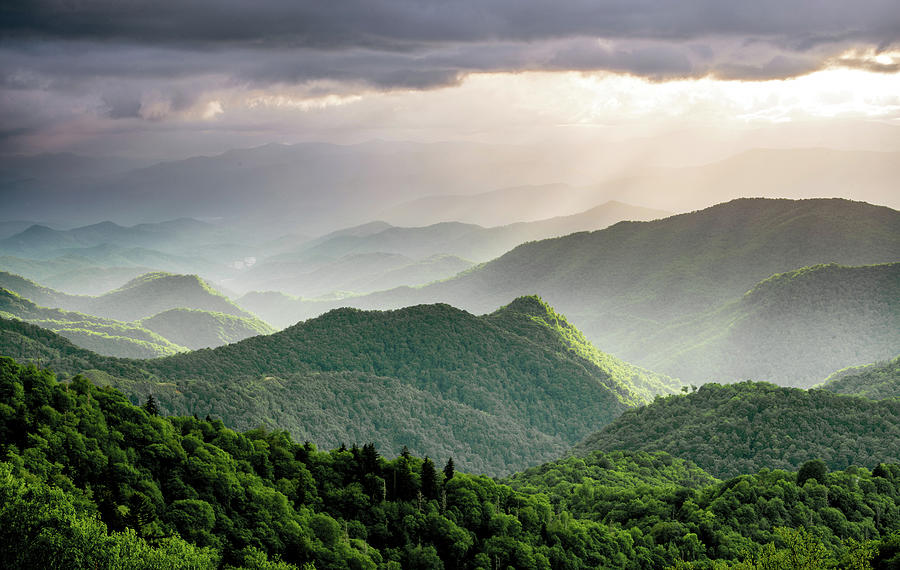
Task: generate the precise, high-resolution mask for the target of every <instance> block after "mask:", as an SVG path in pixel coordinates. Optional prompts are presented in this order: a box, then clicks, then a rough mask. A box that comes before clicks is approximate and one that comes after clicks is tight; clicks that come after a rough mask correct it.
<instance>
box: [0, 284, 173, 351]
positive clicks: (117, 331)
mask: <svg viewBox="0 0 900 570" xmlns="http://www.w3.org/2000/svg"><path fill="white" fill-rule="evenodd" d="M0 317H2V318H7V319H8V318H16V319H22V320H23V321H26V322H29V323H31V324H34V325H37V326H40V327H43V328H46V329H48V330H52V331H54V332H56V333H58V334H60V335H62V336H63V337H65V338H67V339H68V340H70V341H71V342H73V343H74V344H76V345H78V346H80V347H82V348H85V349H88V350H92V351H94V352H97V353H100V354H104V355H108V356H118V357H122V358H156V357H159V356H170V355H172V354H175V353H177V352H180V351H185V350H187V348H185V347H184V346H181V345H179V344H178V343H177V342H172V339H169V338H164V337H163V336H162V335H159V334H156V333H155V332H153V331H151V330H150V329H148V328H146V327H143V326H141V325H140V324H139V323H124V322H121V321H116V320H112V319H104V318H102V317H96V316H92V315H85V314H82V313H76V312H71V311H63V310H60V309H49V308H44V307H38V306H37V305H35V304H34V303H32V302H31V301H29V300H28V299H24V298H22V297H20V296H19V295H17V294H16V293H13V292H11V291H9V290H7V289H3V288H0Z"/></svg>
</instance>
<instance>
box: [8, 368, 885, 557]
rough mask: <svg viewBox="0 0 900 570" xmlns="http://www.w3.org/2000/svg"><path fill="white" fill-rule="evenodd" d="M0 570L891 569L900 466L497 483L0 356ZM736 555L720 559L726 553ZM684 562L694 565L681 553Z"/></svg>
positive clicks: (564, 464)
mask: <svg viewBox="0 0 900 570" xmlns="http://www.w3.org/2000/svg"><path fill="white" fill-rule="evenodd" d="M0 441H2V442H3V445H0V540H2V541H3V545H4V548H3V549H0V566H3V567H9V568H37V567H49V568H57V567H58V568H70V567H79V568H81V567H97V568H113V567H115V568H198V569H199V568H203V569H206V568H210V569H211V568H217V567H223V566H224V567H228V568H231V567H247V568H272V569H277V570H290V569H292V568H294V569H296V568H310V566H309V565H312V567H315V568H322V569H330V568H334V569H337V568H362V569H369V570H375V569H376V568H446V567H450V568H460V569H469V568H472V569H476V568H489V567H497V566H500V567H504V568H539V569H549V568H573V569H582V568H585V569H586V568H666V567H673V566H677V567H678V568H711V567H716V568H726V567H727V568H754V569H756V568H784V567H796V565H795V566H791V565H784V564H781V565H776V562H778V561H779V560H781V561H782V562H783V561H785V560H787V561H790V560H797V557H798V556H802V557H803V559H804V560H805V562H806V563H807V566H806V567H809V568H831V567H838V565H840V566H839V567H845V568H869V567H870V566H868V565H867V564H865V563H863V564H859V562H866V561H868V560H873V559H874V560H873V561H874V563H875V565H876V567H877V568H891V567H894V566H896V563H897V561H898V553H897V545H898V540H900V532H898V527H900V508H898V505H897V497H898V496H900V465H890V464H879V465H878V466H877V467H875V469H873V471H872V472H869V471H868V470H866V469H864V468H856V467H854V468H852V469H848V470H847V471H845V472H832V473H828V472H827V469H825V468H824V466H820V468H817V466H816V465H815V464H813V465H811V466H809V465H804V467H803V468H802V469H801V470H800V472H798V473H791V472H785V471H778V470H776V471H770V470H764V471H761V472H760V473H759V474H758V475H745V476H741V477H738V478H735V479H732V480H729V481H724V482H717V481H715V480H714V479H712V478H711V477H710V476H709V475H708V474H706V473H703V472H702V471H701V470H700V469H698V468H696V466H694V465H692V464H691V463H689V462H685V461H683V460H680V459H674V458H672V457H671V456H668V455H666V454H664V453H655V454H647V453H641V452H637V453H622V452H615V453H611V454H599V453H595V454H593V455H591V456H590V457H587V458H585V460H581V459H578V458H568V459H565V460H562V461H557V462H554V463H550V464H545V465H542V466H541V467H539V468H535V469H531V470H529V471H527V472H526V473H522V474H519V475H516V476H514V477H512V478H511V479H509V483H510V485H512V486H513V487H515V488H511V487H510V486H508V485H504V484H501V483H499V482H497V481H495V480H492V479H489V478H487V477H480V476H472V475H468V474H466V473H463V472H460V471H459V470H456V469H454V468H453V467H452V464H451V463H450V462H449V461H448V462H447V464H446V465H447V466H446V467H445V468H444V469H443V470H440V468H439V465H441V464H443V458H441V460H440V463H439V464H438V465H435V462H433V461H432V460H431V459H429V458H427V457H426V458H424V459H420V458H418V457H415V456H413V455H411V454H410V453H408V452H405V451H404V452H403V453H401V454H400V455H399V456H398V457H396V458H395V459H387V458H385V457H382V456H380V455H379V452H378V450H377V449H376V448H375V446H373V445H371V444H366V445H363V447H362V448H360V447H358V446H356V445H353V446H352V447H351V448H350V449H347V448H344V447H342V448H341V449H336V450H333V451H331V452H321V451H318V450H317V449H316V447H315V446H314V445H312V444H310V443H306V444H299V443H296V442H295V441H292V440H291V438H290V437H288V436H287V434H285V433H284V432H283V431H274V432H269V431H266V430H263V429H254V430H252V431H248V432H245V433H237V432H235V431H232V430H231V429H228V428H226V427H225V426H224V425H223V424H222V422H221V421H219V420H210V419H207V420H205V421H204V420H200V419H197V418H193V417H160V416H159V415H158V414H157V410H156V406H155V404H154V403H153V402H151V401H147V403H146V404H145V405H144V406H142V407H140V408H139V407H136V406H134V405H132V404H131V403H129V402H128V400H127V399H126V398H125V397H124V396H123V395H122V394H121V393H120V392H118V391H116V390H112V389H109V388H99V387H96V386H92V385H91V384H90V382H87V381H86V380H85V379H84V378H83V377H76V378H74V379H72V380H71V381H70V382H68V383H59V382H57V381H56V379H55V378H54V377H53V375H52V373H50V372H48V371H44V370H38V369H35V368H31V367H24V366H19V365H17V364H16V363H15V362H14V361H12V360H11V359H8V358H0ZM736 562H740V563H741V564H740V565H737V566H735V565H734V563H736ZM694 564H696V566H695V565H694Z"/></svg>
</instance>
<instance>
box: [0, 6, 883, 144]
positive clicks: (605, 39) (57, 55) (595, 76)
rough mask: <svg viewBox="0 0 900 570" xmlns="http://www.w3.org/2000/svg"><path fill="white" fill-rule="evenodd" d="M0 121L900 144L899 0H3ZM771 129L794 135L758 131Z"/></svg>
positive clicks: (3, 133)
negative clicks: (742, 135)
mask: <svg viewBox="0 0 900 570" xmlns="http://www.w3.org/2000/svg"><path fill="white" fill-rule="evenodd" d="M0 119H2V122H0V153H2V154H12V153H37V152H46V151H51V152H56V151H75V152H80V153H85V154H120V155H133V156H151V157H159V158H177V157H180V156H188V155H193V154H198V153H214V152H221V151H224V150H226V149H228V148H234V147H248V146H255V145H259V144H264V143H267V142H298V141H308V140H319V141H331V142H360V141H364V140H370V139H373V138H387V139H398V140H401V139H402V140H421V141H433V140H482V141H492V142H499V141H509V142H517V143H519V142H522V143H528V142H533V141H536V140H541V141H569V142H579V141H582V140H594V139H595V138H597V137H600V138H601V139H603V140H616V139H617V138H619V139H628V138H631V139H635V138H641V137H650V138H652V137H654V136H657V135H658V134H660V133H672V132H679V131H685V130H687V131H691V132H699V133H707V134H708V135H709V136H708V137H707V138H708V140H710V141H716V140H720V139H721V137H722V136H723V134H722V133H723V132H730V133H735V132H747V133H756V134H754V135H753V136H749V137H748V140H749V141H751V142H752V144H756V142H757V139H758V140H762V141H765V140H782V142H784V141H788V143H789V144H794V141H795V142H796V144H798V145H803V144H819V145H822V146H841V145H844V146H856V147H859V148H882V147H883V146H885V145H887V146H892V145H893V146H896V147H900V140H898V139H897V137H896V135H893V134H891V135H885V133H886V132H894V131H895V129H888V130H885V129H886V127H885V125H894V126H898V127H900V122H898V121H900V9H898V5H897V0H860V1H854V2H849V1H847V0H795V1H791V0H753V1H747V0H681V1H673V0H623V1H609V0H574V1H559V0H481V1H458V0H440V1H422V0H418V1H413V0H334V1H303V0H301V1H288V0H255V1H237V0H216V1H213V0H200V1H189V2H186V1H185V0H153V1H147V0H127V1H123V0H79V1H72V0H40V1H28V0H25V1H20V2H5V3H3V4H2V6H0ZM873 123H878V124H879V125H878V128H876V129H874V130H873V129H872V128H871V127H872V124H873ZM779 130H783V131H784V132H785V133H790V136H787V137H786V138H779V137H778V136H774V137H773V136H771V135H766V136H764V137H763V138H762V139H759V138H758V137H757V138H754V136H756V135H758V133H759V132H764V133H772V132H775V131H779ZM870 132H875V133H878V134H876V135H869V134H865V133H870ZM842 133H855V134H853V135H852V136H849V138H848V137H847V136H843V135H842ZM860 133H863V134H860ZM766 137H768V138H766ZM701 138H702V137H701ZM751 142H748V143H747V144H751ZM713 147H715V144H711V145H710V148H713Z"/></svg>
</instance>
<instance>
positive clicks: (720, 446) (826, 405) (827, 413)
mask: <svg viewBox="0 0 900 570" xmlns="http://www.w3.org/2000/svg"><path fill="white" fill-rule="evenodd" d="M617 449H621V450H633V451H637V450H642V451H656V450H662V451H666V452H667V453H671V454H672V455H675V456H677V457H683V458H685V459H690V460H691V461H694V462H695V463H697V464H698V465H699V466H700V467H702V468H703V469H705V470H706V471H708V472H710V473H712V474H713V475H716V476H717V477H733V476H736V475H739V474H741V473H753V472H755V471H758V470H760V469H762V468H764V467H768V468H770V469H787V470H791V471H793V470H796V469H797V468H799V467H800V466H801V465H802V464H803V463H804V462H805V461H808V460H809V459H811V458H820V459H822V460H823V461H824V462H825V464H826V465H827V466H828V467H829V468H830V469H846V468H847V467H849V466H850V465H863V466H867V467H873V468H874V467H875V466H876V465H878V463H879V462H881V461H892V462H896V461H900V401H896V400H895V401H883V402H874V401H871V400H866V399H863V398H855V397H851V396H839V395H836V394H833V393H831V392H826V391H824V390H809V391H805V390H799V389H796V388H780V387H777V386H774V385H772V384H767V383H762V382H761V383H754V382H742V383H739V384H732V385H726V386H722V385H719V384H706V385H704V386H702V387H701V388H700V389H699V390H697V391H696V392H694V393H691V394H688V395H683V396H669V397H666V398H659V399H657V400H656V401H655V402H654V403H652V404H650V405H648V406H646V407H644V408H638V409H636V410H631V411H628V412H626V413H625V414H624V415H622V416H621V417H620V418H619V419H617V420H616V421H615V422H613V423H612V424H611V425H608V426H606V427H605V428H604V429H602V430H601V431H599V432H597V433H595V434H593V435H590V436H588V437H587V438H585V440H584V441H582V442H581V443H580V444H578V446H576V448H575V453H576V454H586V453H589V452H591V451H593V450H601V451H612V450H617Z"/></svg>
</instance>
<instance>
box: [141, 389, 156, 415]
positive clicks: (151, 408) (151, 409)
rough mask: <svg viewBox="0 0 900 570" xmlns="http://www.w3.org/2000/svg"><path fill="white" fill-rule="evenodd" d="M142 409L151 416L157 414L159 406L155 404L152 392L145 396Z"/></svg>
mask: <svg viewBox="0 0 900 570" xmlns="http://www.w3.org/2000/svg"><path fill="white" fill-rule="evenodd" d="M144 411H146V412H147V413H148V414H150V415H151V416H158V415H159V406H158V405H157V403H156V398H154V397H153V394H150V395H149V396H147V401H146V402H145V403H144Z"/></svg>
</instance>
